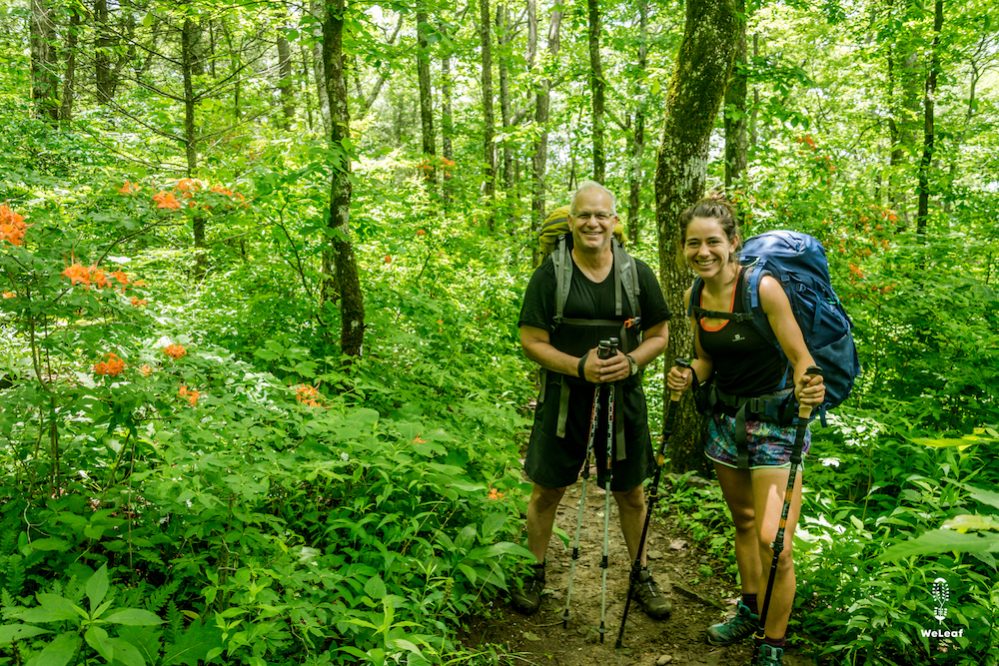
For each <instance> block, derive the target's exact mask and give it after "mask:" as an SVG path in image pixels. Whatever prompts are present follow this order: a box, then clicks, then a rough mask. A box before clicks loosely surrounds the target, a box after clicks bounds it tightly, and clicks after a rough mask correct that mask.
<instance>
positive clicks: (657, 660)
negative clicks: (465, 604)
mask: <svg viewBox="0 0 999 666" xmlns="http://www.w3.org/2000/svg"><path fill="white" fill-rule="evenodd" d="M595 478H596V475H595V474H594V475H593V476H592V477H591V482H590V484H589V487H588V489H587V493H586V494H587V498H586V510H585V514H584V519H583V533H582V536H581V538H580V557H579V560H578V561H577V563H576V573H575V580H574V581H573V589H572V605H571V606H572V607H571V610H570V617H569V621H568V627H566V628H563V626H562V619H561V618H562V612H563V610H564V608H565V595H566V587H567V584H568V578H569V565H570V563H571V554H572V553H571V547H567V546H564V545H563V543H562V540H561V539H558V538H553V539H552V543H551V546H550V547H549V549H548V565H547V568H546V576H547V583H546V590H545V596H544V598H543V600H542V604H541V610H540V611H538V613H537V614H535V615H533V616H531V617H524V616H522V615H520V614H518V613H517V612H515V611H514V610H512V608H510V606H509V604H508V603H506V601H505V600H501V601H499V602H497V604H496V606H495V608H494V612H493V614H492V617H489V618H479V619H477V620H475V621H474V622H473V623H472V624H471V627H470V628H469V632H468V635H467V637H466V640H465V644H466V645H467V646H468V647H474V646H481V645H485V644H493V645H499V646H501V651H502V652H503V653H504V654H507V655H509V656H510V657H511V659H510V662H511V663H517V664H539V665H540V664H551V665H558V666H624V665H630V664H640V665H642V666H656V665H659V664H677V665H681V666H685V665H687V664H690V665H694V666H702V665H707V664H711V665H721V666H728V665H741V664H749V660H750V658H751V652H752V641H751V640H747V641H745V642H744V643H742V644H739V645H735V646H730V647H725V648H717V647H712V646H711V645H708V644H707V643H706V642H705V641H704V630H705V628H706V627H707V626H708V625H710V624H712V623H714V622H718V621H719V620H720V619H722V618H723V617H724V616H725V615H726V613H728V612H731V611H733V610H734V606H733V605H732V604H734V603H735V597H736V596H737V595H738V587H737V586H736V584H735V582H734V581H731V580H729V579H728V578H727V577H726V576H724V575H717V574H714V575H711V576H710V577H707V578H706V577H705V575H704V574H703V573H700V572H699V569H700V568H701V567H702V566H709V565H710V563H709V560H708V558H707V557H704V556H702V555H700V554H699V553H698V552H697V550H696V548H692V547H691V544H689V543H688V542H687V541H686V540H685V539H684V538H683V537H682V536H680V535H679V534H676V533H671V532H670V530H669V528H668V527H667V526H664V525H663V524H661V523H659V522H658V521H653V524H652V527H651V535H650V537H649V560H650V562H649V564H650V567H651V569H652V571H653V573H654V574H655V575H656V580H657V581H658V582H659V584H660V587H662V588H664V589H668V590H669V591H670V592H669V593H670V598H671V599H672V602H673V614H672V617H670V618H669V619H667V620H661V621H656V620H651V619H649V618H648V617H646V616H645V614H644V613H642V611H641V610H640V609H639V608H638V606H637V605H636V604H635V603H634V601H633V602H632V606H631V609H630V610H629V613H628V623H627V626H626V628H625V634H624V640H623V646H622V647H621V648H620V649H615V648H614V644H615V642H616V640H617V633H618V628H619V626H620V623H621V614H622V613H623V612H624V604H625V598H626V595H627V581H628V572H629V570H630V568H631V561H630V559H629V557H628V551H627V549H626V548H625V545H624V539H623V538H622V536H621V531H620V528H619V526H618V522H617V508H616V506H615V504H614V501H613V499H612V500H611V502H610V505H611V517H610V520H611V527H610V560H609V562H610V566H609V568H608V575H607V611H606V618H607V619H606V633H605V636H604V642H603V643H601V642H600V634H599V631H598V628H599V626H600V579H601V569H600V557H601V552H602V549H603V513H604V492H603V489H602V488H599V487H597V486H596V484H595V483H593V481H592V479H595ZM580 485H581V484H579V483H577V484H575V485H574V486H572V487H571V488H570V489H569V490H568V491H567V492H566V495H565V498H564V499H563V501H562V505H561V506H560V508H559V513H558V519H557V520H556V523H555V524H556V527H558V528H561V529H563V530H565V532H566V533H568V534H569V536H570V538H571V537H572V534H573V531H574V530H575V524H576V510H577V507H578V504H579V493H580ZM702 579H703V580H702ZM812 663H813V662H812V660H810V659H806V658H803V657H801V656H798V655H796V654H795V653H794V650H788V652H787V653H786V654H785V657H784V664H785V665H786V666H808V665H810V664H812Z"/></svg>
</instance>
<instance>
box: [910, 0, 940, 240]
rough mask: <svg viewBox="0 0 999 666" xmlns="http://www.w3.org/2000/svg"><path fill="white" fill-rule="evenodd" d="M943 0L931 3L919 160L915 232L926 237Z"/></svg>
mask: <svg viewBox="0 0 999 666" xmlns="http://www.w3.org/2000/svg"><path fill="white" fill-rule="evenodd" d="M943 20H944V17H943V0H936V2H934V3H933V43H932V44H931V45H930V63H929V69H928V71H927V72H926V87H925V94H924V96H923V156H922V158H921V159H920V160H919V211H918V212H917V213H916V233H917V234H918V235H919V236H920V237H921V238H923V239H925V238H926V222H927V220H928V218H929V216H930V168H931V167H932V166H933V152H934V149H935V145H934V143H935V137H936V135H935V131H934V126H933V125H934V117H933V114H934V103H935V102H936V95H937V74H938V72H939V71H940V53H939V50H940V31H941V30H942V29H943Z"/></svg>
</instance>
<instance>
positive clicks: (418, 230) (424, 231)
mask: <svg viewBox="0 0 999 666" xmlns="http://www.w3.org/2000/svg"><path fill="white" fill-rule="evenodd" d="M416 235H417V236H426V235H427V232H426V230H425V229H417V230H416Z"/></svg>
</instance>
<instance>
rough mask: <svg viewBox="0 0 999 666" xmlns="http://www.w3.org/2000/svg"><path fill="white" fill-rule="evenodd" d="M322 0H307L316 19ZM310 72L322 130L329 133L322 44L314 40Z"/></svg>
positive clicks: (320, 10)
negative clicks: (317, 99)
mask: <svg viewBox="0 0 999 666" xmlns="http://www.w3.org/2000/svg"><path fill="white" fill-rule="evenodd" d="M323 11H324V10H323V3H322V0H309V13H310V14H312V16H313V17H314V18H315V19H316V20H317V21H322V20H323ZM312 74H313V76H314V77H315V79H316V90H317V91H318V93H319V115H320V116H322V118H323V132H324V133H325V134H327V135H328V134H329V133H330V101H329V95H327V94H326V73H325V72H323V45H322V43H321V42H316V43H315V44H313V46H312Z"/></svg>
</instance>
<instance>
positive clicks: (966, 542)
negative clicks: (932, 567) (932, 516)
mask: <svg viewBox="0 0 999 666" xmlns="http://www.w3.org/2000/svg"><path fill="white" fill-rule="evenodd" d="M994 552H999V535H997V534H991V533H990V534H989V535H987V536H985V537H981V536H976V535H974V534H962V533H960V532H954V531H952V530H931V531H929V532H926V533H925V534H921V535H919V536H918V537H916V538H915V539H909V540H908V541H903V542H901V543H897V544H895V545H894V546H892V547H891V548H888V549H886V550H885V551H884V552H883V553H881V555H880V557H879V558H878V559H880V560H883V561H887V562H893V561H896V560H900V559H902V558H904V557H910V556H913V555H931V554H937V553H994Z"/></svg>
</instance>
